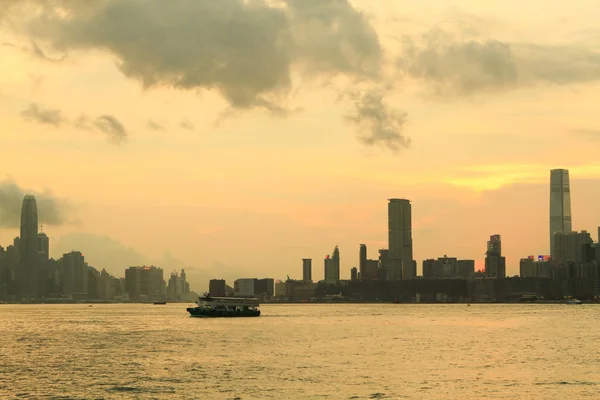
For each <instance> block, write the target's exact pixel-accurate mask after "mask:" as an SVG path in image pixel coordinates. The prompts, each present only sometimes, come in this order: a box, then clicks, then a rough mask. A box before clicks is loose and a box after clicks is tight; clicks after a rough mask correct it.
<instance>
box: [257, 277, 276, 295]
mask: <svg viewBox="0 0 600 400" xmlns="http://www.w3.org/2000/svg"><path fill="white" fill-rule="evenodd" d="M254 295H255V296H259V297H260V298H263V299H264V298H271V297H273V295H275V279H273V278H263V279H256V280H255V282H254Z"/></svg>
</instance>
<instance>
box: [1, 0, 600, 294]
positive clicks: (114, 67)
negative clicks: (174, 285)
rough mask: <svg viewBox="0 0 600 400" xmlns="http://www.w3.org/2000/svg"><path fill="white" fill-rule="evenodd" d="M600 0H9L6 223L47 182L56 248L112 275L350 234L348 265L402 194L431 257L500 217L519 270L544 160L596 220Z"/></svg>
mask: <svg viewBox="0 0 600 400" xmlns="http://www.w3.org/2000/svg"><path fill="white" fill-rule="evenodd" d="M596 3H597V2H596V1H584V0H580V1H577V2H576V6H575V3H572V2H562V1H538V0H536V1H529V2H526V3H510V4H507V3H506V2H502V1H495V0H493V1H492V0H490V1H486V2H481V1H466V0H462V1H461V0H457V1H452V2H450V1H420V2H408V1H398V2H368V1H352V2H346V1H339V2H334V1H293V0H285V1H270V2H267V1H264V2H263V1H251V2H243V1H241V0H235V1H234V0H232V1H224V0H221V1H219V2H213V3H211V2H197V1H194V0H188V1H173V2H161V1H129V2H117V1H100V2H94V3H93V4H91V3H88V2H73V1H67V0H63V1H61V0H55V1H41V0H38V1H27V0H23V1H21V0H20V1H3V2H2V5H0V34H1V36H2V40H1V41H0V42H1V46H0V60H2V62H0V137H1V140H2V143H3V144H4V146H3V148H4V149H5V151H4V152H3V154H2V157H1V164H0V165H2V166H3V172H4V174H5V176H4V178H3V181H2V182H1V183H0V226H1V229H0V243H10V242H11V241H12V239H13V238H14V237H15V236H18V231H19V217H20V207H21V203H22V200H23V196H24V195H25V194H34V195H35V196H36V199H37V202H38V207H39V217H40V223H41V224H42V225H43V226H44V232H46V233H47V234H48V236H49V237H50V239H51V241H50V247H51V250H50V252H51V254H53V255H60V254H62V253H64V252H69V251H71V250H74V249H77V250H80V251H82V252H83V253H84V254H85V256H86V259H87V260H88V261H89V262H90V263H91V264H93V265H94V266H96V267H98V268H106V269H107V270H108V271H110V272H111V273H113V274H115V275H118V276H121V275H122V274H123V270H124V269H125V268H126V267H127V266H130V265H142V264H155V265H159V266H161V267H162V268H164V269H165V271H166V272H169V271H170V270H171V269H175V268H177V269H180V268H182V267H185V268H186V271H187V272H188V280H189V282H190V283H191V285H192V286H193V287H195V288H198V289H202V288H204V287H206V285H207V282H208V278H209V277H223V278H226V279H229V280H231V279H234V278H237V277H243V276H271V277H276V278H284V277H285V276H286V275H288V274H289V275H298V274H299V271H300V267H301V259H302V258H306V257H308V258H313V259H315V260H321V259H322V258H323V257H324V256H325V255H326V254H329V253H330V252H331V250H332V249H333V248H334V246H336V245H337V246H339V248H340V252H341V265H342V267H341V276H342V278H344V279H347V278H348V277H349V270H350V268H351V267H352V266H357V265H358V256H359V252H358V250H359V244H361V243H364V244H366V245H367V247H368V248H369V251H370V252H372V253H370V254H369V256H373V257H375V256H376V254H375V252H376V249H379V248H384V247H386V245H387V208H386V205H387V199H389V198H395V197H402V198H408V199H410V200H411V201H412V215H413V224H412V229H413V231H412V235H413V241H414V258H415V259H416V260H418V263H417V265H418V269H419V271H420V268H421V262H420V260H423V259H427V258H434V257H435V258H437V257H440V256H441V255H443V254H451V255H453V256H456V257H459V258H464V259H474V260H475V262H476V268H477V269H479V268H482V267H483V260H484V257H485V250H486V241H487V240H488V239H489V236H490V235H492V234H496V233H498V234H501V235H502V248H503V254H504V255H505V256H506V259H507V261H506V269H507V275H515V274H518V272H519V259H520V258H522V257H525V256H527V255H529V254H549V248H548V207H549V203H548V195H549V186H548V183H549V170H550V169H553V168H566V169H568V170H569V171H570V179H571V182H570V184H571V202H572V215H573V222H572V224H573V229H574V230H587V231H589V232H596V229H597V226H598V223H597V221H598V220H600V208H598V206H597V196H598V193H599V191H598V187H599V186H598V185H599V184H600V163H598V162H597V161H596V160H597V159H598V156H597V154H598V151H599V150H600V116H599V115H598V113H597V110H596V108H597V107H596V101H595V99H596V97H597V93H598V90H599V89H600V85H599V81H600V53H599V52H598V48H599V47H598V46H599V45H600V30H598V28H597V21H598V20H599V18H600V8H599V7H597V4H596ZM541 9H543V11H544V12H543V13H540V12H538V11H539V10H541ZM131 15H136V16H137V18H136V19H135V20H130V19H128V16H131ZM232 15H234V16H235V21H236V24H231V23H230V22H228V21H229V19H228V18H230V17H231V16H232ZM198 21H209V22H210V24H209V25H207V24H204V25H203V24H201V23H200V22H198ZM206 26H210V32H211V34H207V29H208V28H206ZM131 30H134V31H135V32H136V35H133V34H132V33H131ZM139 33H141V34H139ZM316 265H318V264H316ZM321 273H322V271H321V268H320V267H319V268H315V275H316V276H315V278H316V279H319V278H320V276H319V274H321Z"/></svg>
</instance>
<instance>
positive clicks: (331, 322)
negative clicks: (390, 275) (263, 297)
mask: <svg viewBox="0 0 600 400" xmlns="http://www.w3.org/2000/svg"><path fill="white" fill-rule="evenodd" d="M185 307H186V304H168V305H165V306H153V305H149V304H95V305H93V307H89V306H88V305H87V304H69V305H1V306H0V337H1V338H2V339H1V342H0V343H1V345H0V357H1V359H2V363H0V397H1V398H16V397H19V398H61V399H67V398H74V399H75V398H76V399H80V398H103V399H113V398H114V399H117V398H118V399H123V398H140V399H145V398H159V399H160V398H178V399H179V398H195V399H233V398H240V399H263V398H273V399H302V398H331V399H350V398H354V399H362V398H364V399H368V398H389V399H400V398H403V399H406V398H409V399H412V398H415V399H419V398H436V399H438V398H439V399H464V398H477V399H486V398H490V399H492V398H503V399H517V398H518V399H538V398H539V399H541V398H543V399H565V398H579V399H581V398H590V399H591V398H596V397H597V393H598V391H599V390H600V349H598V346H597V342H598V339H600V322H599V321H600V318H599V317H600V306H598V305H583V306H568V305H563V304H557V305H549V304H522V305H507V304H473V305H472V306H470V307H467V306H466V305H464V304H451V305H450V304H449V305H443V304H439V305H425V304H412V305H394V304H381V305H373V304H307V305H287V304H286V305H283V304H282V305H274V304H273V305H263V306H262V307H261V309H262V312H263V315H262V316H261V317H259V318H249V319H241V318H240V319H237V318H236V319H207V320H205V319H193V318H189V317H188V315H187V312H186V311H185Z"/></svg>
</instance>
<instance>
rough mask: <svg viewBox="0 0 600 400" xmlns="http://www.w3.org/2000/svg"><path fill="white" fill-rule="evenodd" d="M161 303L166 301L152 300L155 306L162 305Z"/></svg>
mask: <svg viewBox="0 0 600 400" xmlns="http://www.w3.org/2000/svg"><path fill="white" fill-rule="evenodd" d="M163 304H167V302H166V301H164V300H161V301H155V302H154V305H155V306H158V305H163Z"/></svg>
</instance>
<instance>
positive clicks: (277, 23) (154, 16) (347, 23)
mask: <svg viewBox="0 0 600 400" xmlns="http://www.w3.org/2000/svg"><path fill="white" fill-rule="evenodd" d="M268 3H269V2H267V1H262V0H253V1H244V0H222V1H209V0H204V1H202V0H201V1H198V0H178V1H162V0H144V1H141V0H131V1H117V0H105V1H102V2H94V3H93V4H87V5H85V4H83V5H82V4H78V3H77V2H61V4H62V7H61V8H56V7H55V8H52V7H46V8H45V9H44V13H43V14H42V15H38V16H37V17H34V18H33V19H32V20H31V21H30V23H29V24H28V25H27V33H29V34H31V35H33V37H35V38H38V39H39V40H46V41H48V42H49V43H50V44H51V45H52V47H53V48H54V49H56V50H61V51H68V50H78V49H83V50H92V49H99V50H104V51H107V52H110V53H112V54H113V55H115V56H116V57H117V59H118V60H119V68H120V70H121V71H122V72H123V74H125V75H126V76H127V77H130V78H132V79H136V80H138V81H139V82H141V83H142V85H143V86H144V87H146V88H150V87H155V86H170V87H177V88H181V89H198V88H202V89H209V90H210V89H215V90H218V91H219V92H220V93H221V94H222V95H223V97H224V98H225V99H226V100H227V101H228V102H229V103H230V105H231V106H233V107H234V108H242V109H244V108H252V107H262V108H267V109H271V108H275V109H279V108H280V107H281V105H280V104H279V103H280V101H281V100H282V98H283V95H285V94H286V92H287V91H288V90H289V88H290V81H291V78H290V71H291V68H292V66H293V65H294V64H302V65H304V66H305V67H306V68H308V69H310V70H311V71H316V72H318V73H324V74H335V73H341V74H346V75H351V76H355V77H362V76H375V75H377V73H378V71H379V68H380V65H379V64H380V62H381V48H380V45H379V39H378V37H377V35H376V33H375V31H374V29H373V28H372V27H371V25H370V24H369V22H368V20H367V19H366V18H365V16H364V15H363V14H362V13H360V12H358V11H357V10H356V9H354V8H353V6H352V5H351V4H350V2H349V1H347V0H300V1H299V0H282V1H281V2H279V4H278V5H277V6H272V5H269V4H268ZM65 9H67V10H68V12H65Z"/></svg>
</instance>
